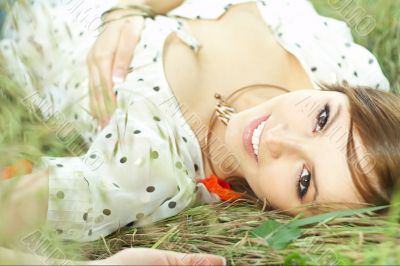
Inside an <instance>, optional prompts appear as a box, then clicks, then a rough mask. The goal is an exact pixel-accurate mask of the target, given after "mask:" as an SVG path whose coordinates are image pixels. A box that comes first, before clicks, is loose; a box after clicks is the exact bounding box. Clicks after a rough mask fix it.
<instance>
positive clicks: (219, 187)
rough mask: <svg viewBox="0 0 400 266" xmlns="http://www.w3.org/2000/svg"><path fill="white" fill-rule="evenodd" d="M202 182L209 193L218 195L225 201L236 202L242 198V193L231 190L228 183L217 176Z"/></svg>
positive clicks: (201, 180)
mask: <svg viewBox="0 0 400 266" xmlns="http://www.w3.org/2000/svg"><path fill="white" fill-rule="evenodd" d="M200 182H201V183H203V184H204V185H205V186H206V188H207V189H208V191H210V192H213V193H215V194H217V195H218V196H219V197H220V198H221V200H223V201H228V200H235V199H238V198H240V197H241V194H240V193H237V192H235V191H234V190H233V189H231V186H230V185H229V183H228V182H225V181H224V180H222V179H220V178H218V177H217V176H216V175H212V176H210V177H207V178H205V179H200Z"/></svg>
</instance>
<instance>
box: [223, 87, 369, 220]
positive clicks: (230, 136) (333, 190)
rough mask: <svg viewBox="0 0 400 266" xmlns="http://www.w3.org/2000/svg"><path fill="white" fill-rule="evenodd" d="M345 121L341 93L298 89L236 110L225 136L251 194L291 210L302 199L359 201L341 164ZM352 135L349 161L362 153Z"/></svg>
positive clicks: (345, 103) (346, 109)
mask: <svg viewBox="0 0 400 266" xmlns="http://www.w3.org/2000/svg"><path fill="white" fill-rule="evenodd" d="M349 126H350V115H349V101H348V99H347V96H346V95H344V94H342V93H340V92H335V91H319V90H299V91H295V92H291V93H286V94H282V95H280V96H277V97H274V98H272V99H271V100H269V101H267V102H265V103H263V104H261V105H258V106H255V107H253V108H251V109H247V110H245V111H243V112H240V113H238V114H236V115H235V116H234V117H233V118H232V119H231V121H230V123H229V124H228V127H227V130H226V135H225V142H226V144H227V145H228V146H229V149H230V150H231V151H232V152H233V153H234V154H235V155H236V156H237V158H238V159H239V161H240V166H239V170H238V171H239V173H240V175H241V176H243V177H245V178H246V180H247V182H248V183H249V185H250V187H251V188H252V189H253V191H254V192H255V194H256V195H257V196H258V197H259V198H260V199H263V198H266V200H267V202H269V204H271V206H272V207H273V208H276V209H282V210H287V211H288V212H289V213H293V214H295V213H297V212H298V211H299V209H297V210H295V209H292V208H294V207H296V206H299V205H301V204H305V203H311V202H317V203H327V202H331V203H332V202H345V203H361V202H362V200H361V197H360V195H359V194H358V193H357V190H356V188H355V186H354V184H353V182H352V178H351V175H350V170H349V168H348V165H347V156H346V143H347V140H348V134H349V129H350V128H349ZM353 138H354V142H355V145H356V151H357V152H356V153H357V160H355V161H354V163H355V162H358V161H359V159H360V158H363V157H364V156H365V154H366V153H365V152H364V149H363V147H362V146H361V145H360V141H359V139H358V136H357V135H355V132H354V131H353ZM288 209H292V210H288Z"/></svg>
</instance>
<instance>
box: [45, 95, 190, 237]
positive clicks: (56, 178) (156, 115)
mask: <svg viewBox="0 0 400 266" xmlns="http://www.w3.org/2000/svg"><path fill="white" fill-rule="evenodd" d="M120 93H124V92H123V91H120ZM126 93H127V94H132V95H131V96H132V97H129V95H124V98H125V99H126V98H127V97H129V98H130V99H131V101H128V103H129V104H128V106H126V107H121V108H119V109H117V110H116V112H115V113H114V115H113V117H112V119H111V121H110V123H109V125H108V126H107V127H106V128H104V129H103V131H102V132H100V133H99V134H98V136H97V137H96V138H95V140H94V142H93V143H92V145H91V146H90V149H89V150H88V152H87V153H86V154H85V155H84V156H80V157H65V158H44V160H46V162H47V163H48V165H49V167H50V169H51V171H50V178H49V195H50V197H49V209H48V222H49V223H50V225H51V226H52V227H53V228H55V230H56V231H57V232H58V233H59V234H60V237H61V238H63V239H70V240H76V241H90V240H95V239H99V238H100V237H101V236H106V235H108V234H110V233H112V232H114V231H116V230H118V229H119V228H121V227H123V226H125V225H127V224H132V225H133V226H144V225H148V224H151V223H154V222H156V221H159V220H162V219H164V218H167V217H170V216H173V215H176V214H178V213H179V212H181V211H182V210H183V209H185V208H186V207H188V206H191V205H192V204H193V203H195V202H196V201H197V200H198V199H197V197H198V193H195V192H196V191H195V190H197V189H196V183H195V171H194V169H193V167H192V166H193V161H192V159H191V156H190V154H189V151H188V150H187V148H186V146H185V143H184V142H183V140H182V136H180V135H179V132H178V131H177V130H176V127H178V126H179V125H176V123H175V122H174V121H172V120H171V118H170V117H169V116H168V115H166V114H164V113H163V112H162V111H161V109H160V108H159V107H158V106H156V105H155V104H154V103H152V102H151V101H149V100H148V99H146V98H145V97H141V95H140V94H139V93H132V92H126Z"/></svg>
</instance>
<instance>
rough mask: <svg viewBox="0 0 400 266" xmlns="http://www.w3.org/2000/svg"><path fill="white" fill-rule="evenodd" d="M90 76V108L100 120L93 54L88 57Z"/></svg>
mask: <svg viewBox="0 0 400 266" xmlns="http://www.w3.org/2000/svg"><path fill="white" fill-rule="evenodd" d="M87 61H88V63H87V66H88V75H89V80H88V86H89V88H88V92H89V108H90V113H91V114H92V116H93V117H94V118H95V119H98V112H97V106H96V96H95V86H94V82H93V79H94V77H93V73H94V72H93V65H92V63H91V54H89V56H88V60H87Z"/></svg>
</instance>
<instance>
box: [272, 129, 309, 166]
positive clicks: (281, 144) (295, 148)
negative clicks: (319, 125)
mask: <svg viewBox="0 0 400 266" xmlns="http://www.w3.org/2000/svg"><path fill="white" fill-rule="evenodd" d="M264 142H265V145H266V147H267V148H266V150H268V151H269V153H270V155H271V157H273V158H279V157H280V156H282V155H283V154H285V153H290V154H294V153H302V152H306V149H307V148H306V145H307V138H306V137H305V136H302V135H300V134H298V133H296V132H294V131H293V130H290V129H289V128H288V126H287V124H279V125H277V126H275V127H273V128H271V129H269V130H268V131H267V132H266V135H265V141H264Z"/></svg>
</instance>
